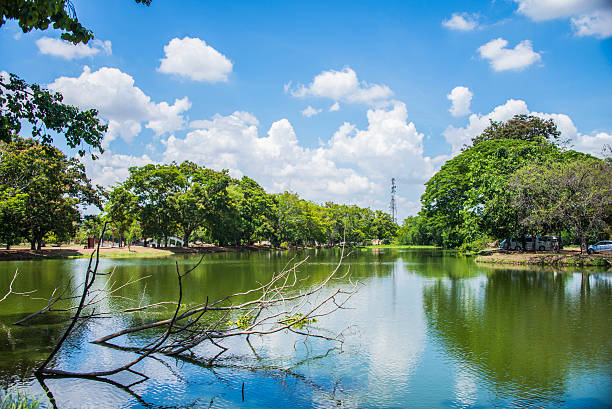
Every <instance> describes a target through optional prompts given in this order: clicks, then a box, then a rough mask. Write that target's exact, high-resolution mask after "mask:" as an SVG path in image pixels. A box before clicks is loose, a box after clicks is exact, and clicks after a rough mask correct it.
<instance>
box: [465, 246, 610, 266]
mask: <svg viewBox="0 0 612 409" xmlns="http://www.w3.org/2000/svg"><path fill="white" fill-rule="evenodd" d="M475 261H476V262H477V263H491V264H530V265H548V266H576V267H582V266H597V267H610V266H612V254H591V255H589V254H580V251H578V250H573V249H569V250H567V249H566V250H562V251H561V252H559V253H550V252H538V253H519V252H508V251H496V252H491V253H488V254H481V255H479V256H478V257H476V259H475Z"/></svg>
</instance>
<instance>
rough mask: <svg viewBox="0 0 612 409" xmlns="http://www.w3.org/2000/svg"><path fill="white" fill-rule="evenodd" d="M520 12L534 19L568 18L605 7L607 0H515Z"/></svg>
mask: <svg viewBox="0 0 612 409" xmlns="http://www.w3.org/2000/svg"><path fill="white" fill-rule="evenodd" d="M514 1H515V2H516V3H518V12H519V13H521V14H524V15H525V16H527V17H529V18H530V19H532V20H534V21H545V20H554V19H557V18H564V17H565V18H566V17H570V16H572V15H575V14H579V13H584V12H588V11H592V10H595V9H598V8H601V7H605V6H606V3H608V2H607V0H514Z"/></svg>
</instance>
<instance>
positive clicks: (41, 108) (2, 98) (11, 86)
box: [0, 74, 108, 158]
mask: <svg viewBox="0 0 612 409" xmlns="http://www.w3.org/2000/svg"><path fill="white" fill-rule="evenodd" d="M62 99H63V97H62V95H61V94H59V93H51V92H49V91H48V90H46V89H43V88H41V87H40V86H39V85H36V84H27V83H26V82H25V81H23V80H21V79H20V78H18V77H17V76H16V75H14V74H10V76H9V78H5V76H2V75H0V140H1V141H4V142H10V141H11V140H12V139H13V138H14V137H15V136H16V135H18V134H19V132H20V131H21V126H22V125H21V123H22V121H26V122H29V123H30V125H31V128H32V137H33V138H37V139H40V141H41V142H42V143H43V144H45V145H51V143H52V142H53V134H54V133H58V134H63V135H64V137H65V138H66V142H67V144H68V146H70V147H71V148H77V149H78V153H79V155H81V156H83V155H85V152H86V150H85V149H86V145H89V146H90V147H93V148H95V149H97V150H99V151H100V152H102V139H103V137H104V133H105V132H106V130H107V129H108V126H107V125H106V124H104V123H102V122H101V121H100V119H98V111H96V110H95V109H90V110H87V111H81V110H80V109H78V108H76V107H74V106H70V105H66V104H63V103H62ZM92 157H93V158H95V157H96V156H95V154H92Z"/></svg>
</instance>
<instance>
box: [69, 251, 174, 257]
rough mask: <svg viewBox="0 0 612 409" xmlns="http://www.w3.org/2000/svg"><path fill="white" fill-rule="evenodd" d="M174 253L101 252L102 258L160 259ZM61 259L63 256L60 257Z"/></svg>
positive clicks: (86, 255)
mask: <svg viewBox="0 0 612 409" xmlns="http://www.w3.org/2000/svg"><path fill="white" fill-rule="evenodd" d="M172 254H173V253H172V252H171V251H168V250H155V251H128V250H115V251H113V252H112V253H103V252H100V257H101V258H116V259H126V258H160V257H167V256H170V255H172ZM65 257H66V258H89V254H81V255H78V256H65ZM60 258H61V256H60Z"/></svg>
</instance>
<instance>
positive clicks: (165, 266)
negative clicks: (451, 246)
mask: <svg viewBox="0 0 612 409" xmlns="http://www.w3.org/2000/svg"><path fill="white" fill-rule="evenodd" d="M339 256H340V250H339V249H322V250H303V251H289V252H288V251H262V252H252V253H220V254H211V255H207V256H206V257H205V259H204V262H203V264H202V265H201V266H200V267H199V268H198V269H196V270H195V271H193V272H192V273H191V274H190V275H189V276H187V277H186V278H185V279H184V280H185V281H184V290H185V291H184V292H185V294H184V300H185V303H186V304H187V305H193V304H196V303H201V302H203V300H205V299H206V297H209V298H210V299H211V300H212V299H215V298H221V297H223V296H224V295H227V294H229V293H233V292H240V291H244V290H246V289H249V288H253V287H256V286H257V285H259V284H258V283H262V282H265V281H266V280H268V279H269V278H270V277H271V275H272V273H273V272H275V271H280V270H282V269H283V267H284V266H285V265H286V264H287V263H288V262H290V261H291V260H294V261H296V260H302V259H304V258H306V257H308V260H307V262H306V264H304V265H302V266H301V267H300V268H299V274H298V277H300V279H301V281H299V282H298V286H299V287H300V288H301V289H306V288H308V287H309V286H311V285H313V284H315V283H316V282H318V281H319V280H322V279H324V278H325V277H326V276H327V274H328V273H329V272H331V271H332V270H333V269H334V267H335V265H336V263H337V262H338V259H339ZM197 260H198V258H197V257H194V256H173V257H170V258H164V259H140V260H136V259H127V260H112V259H101V263H100V272H110V271H114V272H113V274H112V275H105V276H100V277H99V278H98V280H99V282H98V284H100V285H107V286H111V285H112V284H113V283H123V282H126V281H128V280H135V279H139V278H143V277H148V278H146V279H142V280H140V281H137V282H135V283H134V284H132V285H130V286H127V287H125V288H122V289H121V290H119V291H118V292H116V293H115V294H114V295H117V296H118V297H114V298H109V299H106V300H104V302H103V303H102V304H103V305H101V306H100V308H101V309H104V310H108V311H115V312H117V311H122V310H123V309H124V308H127V307H130V306H135V305H140V304H141V305H144V304H150V303H154V302H160V301H173V300H175V299H176V297H177V292H178V289H177V279H176V267H175V263H178V264H179V267H180V268H181V269H185V268H188V267H189V266H192V265H193V264H195V263H196V262H197ZM86 266H87V260H85V259H73V260H45V261H22V262H2V263H0V289H1V290H0V293H2V294H0V297H1V296H2V295H4V293H5V289H7V288H8V285H9V282H10V280H11V278H12V276H13V273H14V272H15V269H18V270H19V276H18V278H17V280H16V283H15V286H16V289H17V290H18V291H27V290H32V289H36V290H37V291H36V293H34V294H32V295H31V296H30V297H20V296H15V295H11V296H9V297H8V298H7V299H6V300H5V301H4V302H2V303H0V382H1V385H0V389H2V391H5V390H7V389H9V388H10V390H12V391H15V390H18V389H19V390H27V391H28V392H29V393H32V394H35V395H38V396H41V397H43V399H42V401H43V403H45V404H46V405H49V401H48V399H47V397H46V395H45V393H44V391H43V388H42V386H41V384H40V383H39V382H38V381H37V380H36V378H35V377H34V376H33V371H34V369H35V368H36V366H37V365H40V363H41V362H42V361H43V360H44V359H45V358H46V356H47V354H48V353H49V352H50V350H51V349H52V347H53V345H54V343H55V342H56V341H57V339H58V337H59V336H61V333H62V329H63V328H64V327H65V321H64V319H65V318H66V313H48V314H46V315H45V316H43V317H41V318H40V319H37V320H36V321H33V322H32V323H31V325H30V326H27V327H21V326H14V325H12V323H13V322H15V321H16V320H18V319H19V318H22V317H23V316H25V315H27V314H28V313H31V312H34V311H36V310H37V309H39V308H42V307H43V306H44V305H46V301H44V300H41V299H36V298H37V297H38V298H47V297H49V295H50V294H51V292H52V291H53V288H54V287H55V286H57V285H58V283H63V285H70V286H73V287H75V286H77V285H78V283H80V282H82V281H83V279H84V276H85V271H86ZM341 268H342V269H346V268H348V269H349V274H350V276H347V277H346V278H344V279H339V280H333V281H331V282H330V283H329V284H328V288H327V289H326V290H328V291H331V290H333V289H335V288H340V289H346V290H348V289H351V288H353V284H352V283H356V288H357V293H355V294H354V295H353V297H352V298H351V299H350V300H349V301H348V303H347V305H346V306H347V307H350V308H347V309H342V310H339V311H336V312H334V313H333V314H331V315H328V316H325V317H320V318H319V319H318V320H317V322H315V323H312V324H310V325H311V326H312V327H315V328H317V329H318V330H319V331H320V332H321V333H325V334H330V336H331V335H335V334H338V333H340V332H341V333H342V338H343V340H344V342H343V343H342V344H340V343H338V342H335V341H328V340H324V339H318V338H317V339H314V338H310V339H308V340H305V339H304V337H303V336H302V335H299V334H294V333H290V332H286V331H282V332H280V333H276V334H273V335H268V336H260V335H255V336H251V337H250V339H249V341H250V343H247V342H246V340H245V339H244V338H232V339H227V340H224V341H221V343H222V344H223V345H224V346H226V347H228V348H229V349H228V351H227V352H226V353H225V354H223V355H222V356H221V357H219V358H218V359H217V360H216V361H214V364H213V365H208V366H202V365H197V364H194V363H190V362H189V361H188V360H181V359H176V358H168V357H156V358H148V359H145V360H144V361H142V362H141V363H139V364H137V366H136V367H135V368H137V370H138V371H141V372H143V373H145V374H147V375H148V376H149V377H150V379H149V380H146V381H145V382H142V383H138V384H136V385H134V386H132V387H131V388H129V390H127V389H123V388H120V387H117V386H116V385H112V384H110V383H103V382H97V381H94V380H87V379H74V378H63V379H62V378H60V379H47V380H45V385H46V387H47V388H48V390H49V391H50V392H51V394H52V395H53V397H54V400H55V402H56V404H57V406H58V407H60V408H78V407H97V408H114V407H121V408H132V407H164V408H167V407H236V406H240V407H293V408H308V407H322V408H326V407H411V408H481V407H517V408H519V407H560V408H561V407H563V408H565V407H569V408H585V407H588V408H606V407H612V274H609V273H607V272H606V271H605V270H597V269H590V270H584V269H582V270H581V269H570V270H565V269H564V270H558V269H557V270H555V269H552V268H548V269H545V268H534V267H521V268H518V267H513V266H510V267H502V266H484V265H478V264H476V263H474V262H473V261H472V260H471V259H469V258H462V257H456V256H454V255H453V254H448V253H446V252H444V251H442V250H433V249H401V248H391V249H383V248H373V249H372V248H366V249H353V250H351V253H350V254H349V255H348V256H346V257H345V258H344V260H343V265H342V267H341ZM343 271H344V270H343ZM349 277H350V280H349ZM115 285H118V284H115ZM72 302H73V303H74V301H72ZM171 314H172V311H171V310H170V309H168V310H165V311H159V310H156V311H149V312H144V313H133V314H115V315H113V316H112V317H106V318H98V319H92V320H88V321H83V324H82V325H80V327H79V328H78V330H77V331H76V332H75V333H74V334H73V336H72V337H71V338H70V339H69V340H68V342H67V343H66V344H65V345H64V347H63V348H62V350H61V351H60V353H59V354H58V356H57V358H56V359H55V360H54V362H53V367H55V368H61V369H69V370H82V371H87V370H98V369H101V368H110V367H112V366H117V365H119V364H121V363H122V362H126V361H127V360H129V359H131V358H133V357H134V355H133V354H132V353H130V352H124V351H118V350H115V349H111V348H108V347H105V346H100V345H95V344H91V343H90V342H89V341H91V340H93V339H96V338H98V337H100V336H103V335H106V334H108V333H110V332H113V331H116V330H118V329H121V328H126V327H128V326H132V325H138V324H139V323H144V322H150V321H153V320H158V319H164V318H168V317H170V316H171ZM154 335H155V334H148V335H147V334H143V335H139V336H134V337H124V338H119V339H118V341H117V343H120V344H122V345H129V344H130V343H136V342H139V341H140V342H142V341H143V339H141V338H146V337H147V336H149V337H153V336H154ZM145 340H146V339H145ZM197 352H198V354H201V355H202V356H212V355H214V354H216V353H217V352H218V350H215V348H214V346H210V345H207V346H203V347H202V348H200V349H198V351H197ZM112 379H113V381H116V382H118V383H121V384H123V385H127V384H130V383H132V382H135V381H136V380H138V379H139V378H138V377H137V376H135V375H133V374H129V373H128V374H119V375H115V376H114V377H113V378H112ZM243 385H244V386H243ZM243 388H244V389H243ZM243 390H244V395H243ZM243 397H244V401H243Z"/></svg>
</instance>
